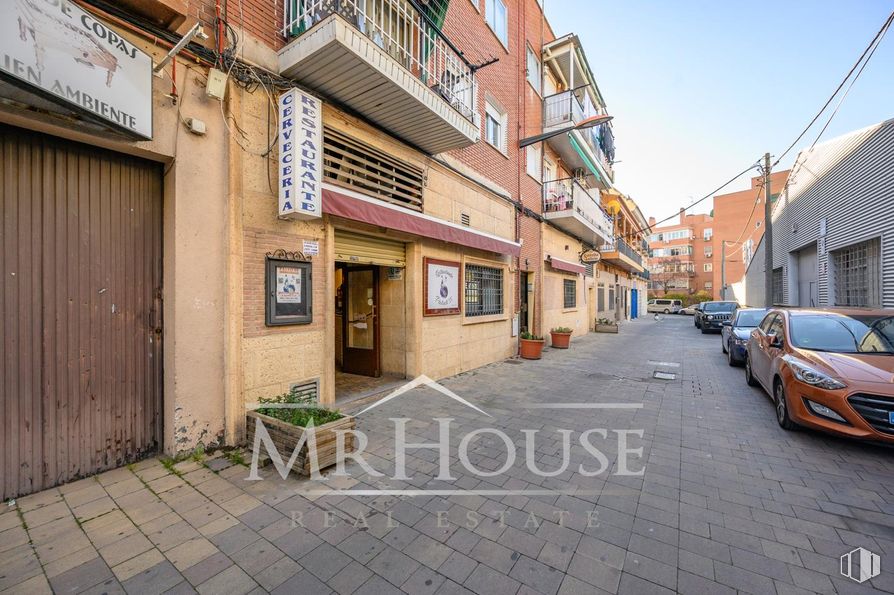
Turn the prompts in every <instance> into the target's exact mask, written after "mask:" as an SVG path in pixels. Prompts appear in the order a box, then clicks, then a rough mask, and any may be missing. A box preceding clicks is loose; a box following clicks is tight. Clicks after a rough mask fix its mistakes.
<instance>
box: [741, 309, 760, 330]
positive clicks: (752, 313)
mask: <svg viewBox="0 0 894 595" xmlns="http://www.w3.org/2000/svg"><path fill="white" fill-rule="evenodd" d="M766 315H767V311H766V310H743V311H741V312H739V314H738V315H737V316H736V326H744V327H755V326H757V325H759V324H760V323H761V320H763V319H764V316H766Z"/></svg>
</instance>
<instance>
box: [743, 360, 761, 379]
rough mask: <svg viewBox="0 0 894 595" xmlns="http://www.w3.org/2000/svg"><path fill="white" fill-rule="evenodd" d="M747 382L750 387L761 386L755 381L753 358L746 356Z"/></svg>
mask: <svg viewBox="0 0 894 595" xmlns="http://www.w3.org/2000/svg"><path fill="white" fill-rule="evenodd" d="M745 382H747V383H748V386H760V385H759V384H758V383H757V380H755V378H754V374H752V373H751V358H750V357H748V356H747V355H746V356H745Z"/></svg>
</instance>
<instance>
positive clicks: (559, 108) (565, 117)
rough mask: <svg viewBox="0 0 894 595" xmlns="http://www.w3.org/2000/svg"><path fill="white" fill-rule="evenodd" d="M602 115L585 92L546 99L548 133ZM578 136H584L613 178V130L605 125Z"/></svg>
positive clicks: (586, 129) (545, 125) (562, 93)
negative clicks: (549, 130)
mask: <svg viewBox="0 0 894 595" xmlns="http://www.w3.org/2000/svg"><path fill="white" fill-rule="evenodd" d="M598 113H599V110H598V109H596V107H595V106H594V105H593V103H592V102H591V101H590V96H589V94H587V93H586V92H585V91H584V88H581V89H577V90H570V91H562V92H560V93H556V94H554V95H549V96H547V97H544V98H543V127H544V129H548V128H554V127H571V126H573V125H575V124H579V123H581V122H582V121H584V120H585V119H587V118H589V117H591V116H595V115H597V114H598ZM578 132H579V133H580V134H581V135H582V136H583V138H584V140H585V142H586V143H587V145H589V147H590V150H591V151H593V153H594V154H595V155H596V158H597V159H598V160H599V162H600V164H601V165H602V167H603V168H604V169H605V171H606V172H607V173H608V175H609V177H610V178H613V177H614V172H613V169H612V161H613V160H614V137H613V136H612V132H611V128H610V127H608V126H607V125H602V126H594V127H592V128H584V129H582V130H579V131H578Z"/></svg>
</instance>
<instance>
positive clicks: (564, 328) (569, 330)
mask: <svg viewBox="0 0 894 595" xmlns="http://www.w3.org/2000/svg"><path fill="white" fill-rule="evenodd" d="M550 332H551V333H573V332H574V329H573V328H568V327H567V326H557V327H556V328H554V329H550Z"/></svg>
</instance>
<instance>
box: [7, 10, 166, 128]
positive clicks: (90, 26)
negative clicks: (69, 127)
mask: <svg viewBox="0 0 894 595" xmlns="http://www.w3.org/2000/svg"><path fill="white" fill-rule="evenodd" d="M0 7H2V15H3V18H2V19H0V54H2V58H0V73H2V74H4V75H6V76H5V77H4V78H7V79H8V80H12V81H13V82H16V83H18V84H19V86H23V85H22V83H25V85H24V86H25V87H26V88H28V89H30V90H34V89H37V90H39V91H40V94H41V95H42V96H44V97H47V98H49V99H51V100H53V101H55V102H57V103H62V104H63V105H65V106H67V107H72V106H74V107H75V108H76V110H77V111H80V112H83V113H86V114H89V115H90V116H93V117H94V119H96V118H99V119H100V120H102V121H103V122H106V123H110V124H112V125H114V126H115V127H117V128H121V129H123V130H125V131H127V132H128V133H130V134H133V135H136V136H139V137H142V138H147V139H148V138H152V59H151V58H150V57H149V56H148V55H147V54H145V53H143V52H142V51H140V50H138V49H137V48H136V47H134V46H133V44H131V43H129V42H127V41H125V40H124V39H122V38H121V36H120V35H118V34H117V33H116V32H115V31H113V30H112V29H110V28H109V27H107V26H106V25H105V24H103V23H102V22H100V21H99V20H98V19H97V18H96V17H94V16H93V15H91V14H90V13H88V12H85V11H83V10H81V9H80V8H78V7H77V6H75V5H73V4H71V3H69V2H67V1H66V0H0ZM10 77H11V79H10Z"/></svg>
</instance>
